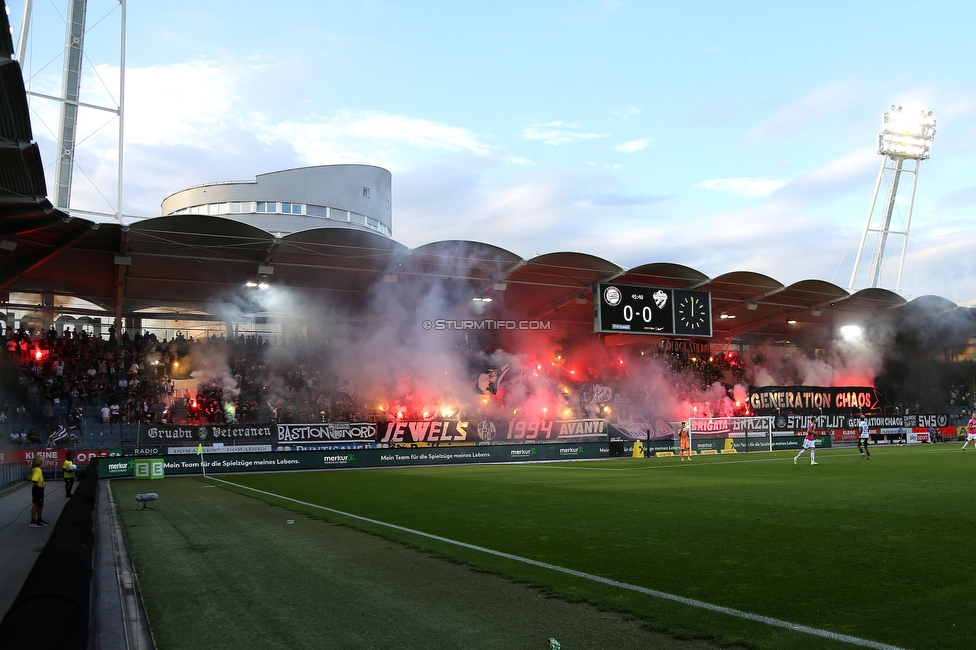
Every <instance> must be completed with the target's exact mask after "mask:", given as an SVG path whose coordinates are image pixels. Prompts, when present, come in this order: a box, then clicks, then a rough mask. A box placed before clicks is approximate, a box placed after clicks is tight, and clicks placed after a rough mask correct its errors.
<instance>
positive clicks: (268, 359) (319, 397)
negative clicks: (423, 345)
mask: <svg viewBox="0 0 976 650" xmlns="http://www.w3.org/2000/svg"><path fill="white" fill-rule="evenodd" d="M5 344H6V350H7V353H8V356H9V359H10V361H12V362H13V365H14V366H15V367H16V368H17V374H16V380H15V381H16V385H17V387H18V388H19V391H20V396H21V398H22V399H23V401H24V403H21V404H17V405H16V406H13V405H12V404H10V403H9V401H7V400H5V401H4V404H3V407H2V411H0V424H2V425H6V427H7V430H8V431H9V440H10V442H11V443H13V444H15V445H38V444H41V443H43V441H44V438H46V436H47V434H49V433H50V432H51V431H53V430H54V428H55V427H57V426H59V425H61V426H65V427H66V428H68V429H69V430H70V431H72V432H73V434H74V435H77V436H79V437H82V438H83V437H84V436H86V435H91V434H93V433H98V432H100V431H105V430H109V431H116V430H118V431H122V430H123V429H124V428H125V427H128V428H129V429H132V428H133V427H134V426H136V425H149V424H154V423H162V424H193V425H203V424H228V423H259V422H265V423H267V422H271V423H278V422H280V423H312V422H323V421H375V420H378V419H387V418H391V417H395V413H394V411H395V410H396V408H395V404H394V403H393V402H392V401H391V403H390V404H389V405H388V406H389V407H390V410H387V411H383V410H382V408H381V407H380V406H378V405H374V404H367V403H365V402H364V400H363V399H361V398H359V396H358V395H357V390H356V386H355V382H354V381H353V380H352V379H350V378H348V377H343V376H340V375H337V374H335V373H334V372H332V371H331V365H330V363H329V350H328V348H327V347H324V348H323V347H320V346H316V347H312V346H307V345H305V344H304V343H303V342H302V341H301V340H300V339H299V340H293V341H290V342H288V343H287V344H282V345H279V346H274V347H273V346H271V345H270V343H269V342H268V341H267V340H264V339H262V338H261V337H259V336H250V337H245V336H240V337H237V338H236V339H232V340H226V339H225V338H223V337H210V338H203V339H199V340H194V339H193V337H189V338H188V337H184V336H183V335H182V334H181V333H178V334H177V336H176V337H175V338H173V339H171V340H166V339H163V340H159V339H157V337H156V336H155V335H154V334H152V333H148V334H142V333H136V334H135V335H134V336H131V337H130V336H122V337H121V338H120V339H117V338H116V333H115V331H114V329H113V328H109V332H108V337H107V338H102V337H100V336H92V335H89V334H88V333H86V332H85V331H84V330H81V329H75V330H71V329H70V328H68V329H66V330H65V331H64V332H63V333H60V334H59V333H58V332H57V331H56V330H54V329H51V330H48V331H42V332H35V331H26V330H24V329H20V330H18V331H16V332H11V333H9V336H8V337H7V339H6V343H5ZM655 356H657V355H655ZM667 364H668V365H669V367H670V368H671V370H672V372H674V373H675V376H679V375H681V376H687V377H689V378H690V380H691V382H692V383H694V384H697V385H698V386H697V388H703V387H707V386H710V385H713V384H726V385H731V384H730V382H733V381H734V382H736V383H738V382H740V381H742V376H743V364H742V361H741V360H740V358H739V357H738V356H737V355H736V354H734V353H732V354H728V355H723V354H717V355H715V356H714V357H713V356H709V357H696V356H695V355H693V354H689V353H680V354H673V355H668V356H667ZM184 379H192V380H193V381H192V382H190V384H191V386H192V387H191V388H184V389H179V388H177V386H178V385H182V383H181V380H184ZM507 381H510V382H512V381H514V379H513V378H512V377H510V378H509V379H508V380H507ZM574 386H575V385H574ZM973 386H974V384H973V383H972V382H964V383H960V382H958V380H957V382H956V383H952V384H951V385H949V383H948V382H947V384H946V386H945V388H941V389H940V388H937V387H935V386H933V387H932V388H933V390H944V391H945V393H946V394H945V400H944V403H945V406H946V408H947V409H948V408H953V407H954V408H958V409H965V408H967V405H968V404H970V403H971V393H972V390H973ZM585 390H586V389H585V387H584V386H583V385H582V384H580V385H579V386H578V387H576V388H574V392H576V393H578V394H579V395H585ZM390 398H391V400H393V399H395V396H390ZM584 401H585V400H584ZM28 408H29V410H30V414H31V415H32V416H33V418H34V420H35V421H36V422H38V423H40V424H41V427H25V426H22V425H20V426H18V420H19V419H20V418H25V417H26V416H27V411H28ZM586 409H587V405H586V404H585V403H582V402H581V404H580V405H579V411H580V413H581V414H583V416H585V415H586V414H587V410H586ZM428 416H429V417H438V415H437V414H436V413H431V414H427V413H421V412H418V413H404V414H402V415H401V417H405V418H411V419H412V418H416V419H421V418H425V417H428ZM576 417H579V416H578V415H577V416H576ZM38 428H39V429H40V430H38ZM28 429H29V430H28Z"/></svg>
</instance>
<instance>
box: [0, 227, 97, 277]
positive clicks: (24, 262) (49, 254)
mask: <svg viewBox="0 0 976 650" xmlns="http://www.w3.org/2000/svg"><path fill="white" fill-rule="evenodd" d="M96 227H97V225H94V226H93V225H92V224H81V225H80V226H79V227H78V228H75V229H74V230H73V231H71V232H70V233H68V234H67V235H65V236H64V237H62V238H61V239H59V240H58V241H56V242H54V244H53V245H52V246H51V248H45V249H43V250H39V251H37V252H35V253H31V254H30V255H28V256H27V257H25V258H23V259H21V260H19V261H17V262H16V263H15V264H12V265H11V266H9V267H7V268H6V269H4V270H3V271H0V289H4V288H5V287H7V286H9V285H10V284H11V283H13V281H14V280H16V279H17V278H19V277H20V276H22V275H24V274H26V273H30V272H31V271H33V270H34V269H36V268H37V267H39V266H41V265H42V264H44V263H45V262H47V261H48V260H50V259H52V258H53V257H55V256H56V255H58V254H60V253H61V252H62V251H64V250H65V249H67V248H70V247H71V245H72V244H74V243H75V242H77V241H78V240H79V239H82V238H83V237H86V236H88V234H89V233H90V232H91V231H92V230H94V229H95V228H96Z"/></svg>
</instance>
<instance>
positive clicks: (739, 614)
mask: <svg viewBox="0 0 976 650" xmlns="http://www.w3.org/2000/svg"><path fill="white" fill-rule="evenodd" d="M207 478H209V479H210V480H211V481H219V482H220V483H226V484H227V485H233V486H234V487H237V488H241V489H244V490H251V491H252V492H257V493H258V494H264V495H266V496H269V497H273V498H276V499H281V500H283V501H291V502H292V503H297V504H299V505H303V506H307V507H309V508H317V509H319V510H325V511H326V512H331V513H333V514H336V515H341V516H343V517H349V518H350V519H358V520H359V521H365V522H367V523H370V524H375V525H377V526H385V527H386V528H392V529H394V530H399V531H402V532H405V533H410V534H411V535H418V536H420V537H426V538H427V539H433V540H436V541H438V542H444V543H445V544H452V545H454V546H460V547H462V548H466V549H470V550H472V551H479V552H481V553H486V554H488V555H494V556H496V557H501V558H505V559H507V560H514V561H516V562H522V563H524V564H530V565H532V566H537V567H541V568H543V569H549V570H550V571H556V572H559V573H565V574H567V575H571V576H574V577H576V578H584V579H586V580H591V581H593V582H599V583H601V584H605V585H609V586H611V587H618V588H620V589H627V590H629V591H635V592H637V593H641V594H645V595H648V596H653V597H654V598H661V599H663V600H670V601H672V602H675V603H681V604H683V605H689V606H691V607H697V608H699V609H706V610H709V611H712V612H718V613H720V614H727V615H728V616H734V617H736V618H743V619H746V620H748V621H754V622H757V623H765V624H766V625H771V626H773V627H781V628H785V629H787V630H793V631H794V632H801V633H803V634H809V635H812V636H818V637H821V638H824V639H830V640H831V641H840V642H842V643H850V644H851V645H856V646H860V647H862V648H874V649H875V650H905V649H904V648H899V647H898V646H893V645H888V644H887V643H879V642H878V641H871V640H869V639H861V638H859V637H856V636H850V635H847V634H838V633H837V632H831V631H829V630H821V629H818V628H815V627H810V626H808V625H800V624H798V623H791V622H789V621H783V620H780V619H778V618H772V617H770V616H761V615H759V614H752V613H750V612H744V611H742V610H740V609H733V608H731V607H722V606H721V605H713V604H711V603H706V602H705V601H702V600H696V599H694V598H685V597H684V596H677V595H675V594H669V593H666V592H664V591H657V590H656V589H648V588H647V587H641V586H639V585H632V584H628V583H626V582H619V581H617V580H611V579H610V578H604V577H602V576H598V575H594V574H592V573H584V572H582V571H576V570H574V569H567V568H565V567H561V566H556V565H555V564H548V563H546V562H540V561H539V560H533V559H530V558H526V557H521V556H519V555H512V554H511V553H504V552H502V551H496V550H494V549H490V548H485V547H483V546H476V545H474V544H468V543H467V542H459V541H457V540H454V539H449V538H447V537H441V536H440V535H433V534H431V533H425V532H423V531H420V530H414V529H412V528H406V527H404V526H398V525H396V524H390V523H387V522H385V521H378V520H376V519H370V518H369V517H362V516H360V515H354V514H352V513H349V512H343V511H342V510H335V509H334V508H329V507H327V506H321V505H318V504H317V503H308V502H307V501H301V500H299V499H293V498H291V497H286V496H283V495H281V494H275V493H274V492H266V491H264V490H259V489H257V488H253V487H250V486H249V485H241V484H240V483H234V482H232V481H227V480H224V479H220V478H216V477H213V476H209V477H207Z"/></svg>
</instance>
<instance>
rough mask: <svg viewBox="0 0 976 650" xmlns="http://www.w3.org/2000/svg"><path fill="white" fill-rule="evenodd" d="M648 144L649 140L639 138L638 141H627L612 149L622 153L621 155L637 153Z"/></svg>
mask: <svg viewBox="0 0 976 650" xmlns="http://www.w3.org/2000/svg"><path fill="white" fill-rule="evenodd" d="M650 143H651V138H640V139H639V140H629V141H627V142H624V143H623V144H618V145H616V146H615V147H614V148H613V149H614V151H622V152H623V153H637V152H638V151H640V150H642V149H647V145H649V144H650Z"/></svg>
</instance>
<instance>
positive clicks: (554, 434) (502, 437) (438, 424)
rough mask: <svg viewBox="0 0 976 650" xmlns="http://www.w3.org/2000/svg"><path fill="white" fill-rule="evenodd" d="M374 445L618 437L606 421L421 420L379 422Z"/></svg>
mask: <svg viewBox="0 0 976 650" xmlns="http://www.w3.org/2000/svg"><path fill="white" fill-rule="evenodd" d="M378 428H379V437H378V438H377V442H380V443H386V444H390V445H399V444H410V443H414V444H420V443H426V444H435V445H450V444H455V445H457V444H463V443H469V444H471V443H479V444H486V443H487V444H512V443H549V442H607V440H608V436H609V435H610V434H611V432H613V433H617V434H619V433H620V432H619V431H617V430H616V429H615V428H614V427H613V426H612V425H610V424H608V423H607V421H606V420H509V421H507V422H506V421H501V420H421V421H401V422H381V423H379V424H378Z"/></svg>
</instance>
